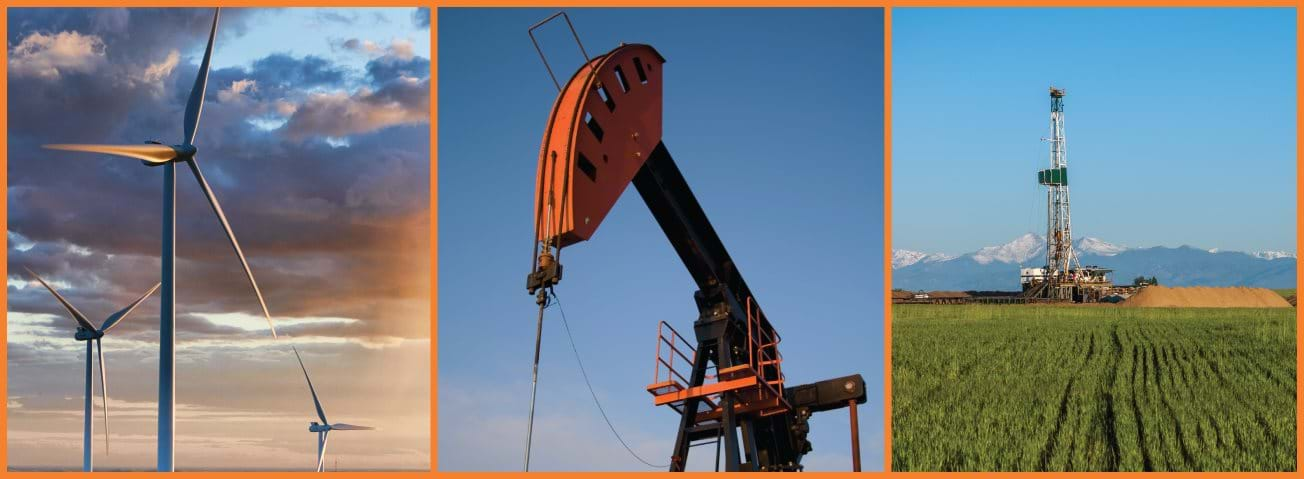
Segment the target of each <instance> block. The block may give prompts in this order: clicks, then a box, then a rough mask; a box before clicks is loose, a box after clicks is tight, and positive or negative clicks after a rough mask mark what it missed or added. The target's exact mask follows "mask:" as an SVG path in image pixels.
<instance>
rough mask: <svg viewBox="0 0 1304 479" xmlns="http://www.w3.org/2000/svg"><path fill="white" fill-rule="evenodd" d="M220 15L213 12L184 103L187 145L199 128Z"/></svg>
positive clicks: (217, 11) (216, 11)
mask: <svg viewBox="0 0 1304 479" xmlns="http://www.w3.org/2000/svg"><path fill="white" fill-rule="evenodd" d="M221 13H222V8H221V7H218V8H217V9H216V10H214V11H213V28H212V30H209V32H208V47H207V48H205V49H204V60H203V61H201V62H199V75H197V76H196V77H195V86H193V87H191V88H190V101H188V102H186V119H185V139H186V144H187V145H193V144H194V143H195V130H196V129H197V128H198V127H199V114H200V113H201V112H203V111H204V90H207V89H208V61H209V59H211V58H212V57H213V39H214V38H216V37H217V17H218V16H219V15H220V14H221Z"/></svg>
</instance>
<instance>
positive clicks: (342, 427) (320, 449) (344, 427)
mask: <svg viewBox="0 0 1304 479" xmlns="http://www.w3.org/2000/svg"><path fill="white" fill-rule="evenodd" d="M291 348H292V349H294V357H295V359H298V360H299V368H300V369H303V378H304V379H307V380H308V392H310V393H312V404H313V405H314V406H316V407H317V417H318V418H320V419H321V422H320V423H318V422H317V421H313V422H312V424H309V425H308V431H309V432H315V433H317V472H322V466H323V465H324V464H325V460H326V439H327V438H328V436H329V435H330V433H331V431H370V430H373V429H376V428H374V427H367V426H354V425H352V424H344V423H335V424H331V423H330V421H327V420H326V411H324V410H322V408H321V401H319V400H318V399H317V390H316V389H313V387H312V378H310V377H308V368H306V367H304V365H303V357H302V356H299V348H295V347H293V346H291Z"/></svg>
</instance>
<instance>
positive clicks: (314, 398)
mask: <svg viewBox="0 0 1304 479" xmlns="http://www.w3.org/2000/svg"><path fill="white" fill-rule="evenodd" d="M290 348H291V349H293V350H294V357H295V358H296V359H298V360H299V369H302V370H303V378H304V379H307V380H308V392H310V393H312V403H313V404H314V405H316V406H317V417H318V418H320V419H321V423H322V424H330V423H331V422H330V421H327V420H326V411H323V410H322V409H321V401H318V400H317V390H316V389H313V388H312V378H310V377H308V368H307V367H304V365H303V356H299V348H296V347H294V346H290Z"/></svg>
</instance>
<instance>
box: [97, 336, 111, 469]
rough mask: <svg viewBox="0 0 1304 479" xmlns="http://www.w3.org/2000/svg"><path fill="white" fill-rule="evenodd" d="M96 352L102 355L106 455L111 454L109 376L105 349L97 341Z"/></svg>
mask: <svg viewBox="0 0 1304 479" xmlns="http://www.w3.org/2000/svg"><path fill="white" fill-rule="evenodd" d="M95 351H96V352H98V353H99V355H100V394H101V398H102V400H103V404H102V405H103V407H104V453H105V454H108V453H109V375H108V374H107V373H105V372H104V348H103V347H102V346H101V345H100V339H99V338H96V339H95Z"/></svg>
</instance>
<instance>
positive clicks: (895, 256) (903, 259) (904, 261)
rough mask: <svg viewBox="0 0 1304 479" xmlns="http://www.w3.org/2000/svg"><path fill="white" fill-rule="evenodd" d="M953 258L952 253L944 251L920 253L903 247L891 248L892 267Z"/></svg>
mask: <svg viewBox="0 0 1304 479" xmlns="http://www.w3.org/2000/svg"><path fill="white" fill-rule="evenodd" d="M952 259H955V256H954V255H949V254H945V253H921V252H919V251H910V250H905V249H894V250H892V269H897V268H904V267H906V266H910V265H912V264H915V263H918V262H921V261H922V262H925V263H933V262H937V261H950V260H952Z"/></svg>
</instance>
